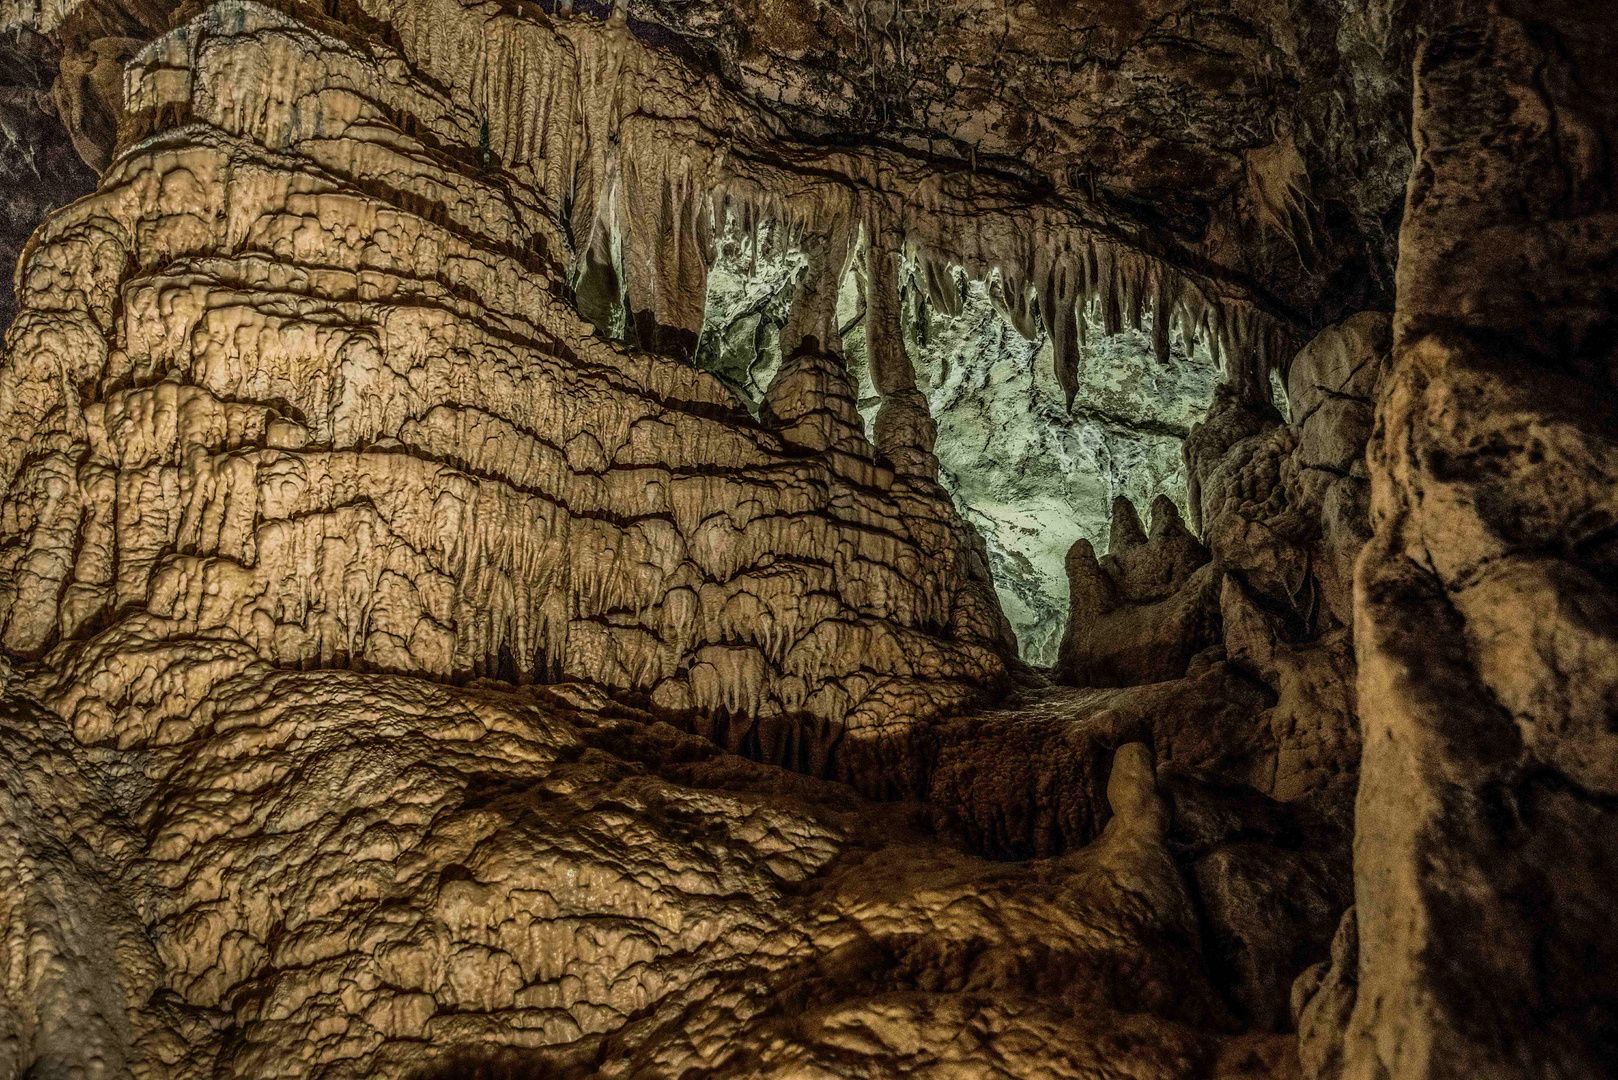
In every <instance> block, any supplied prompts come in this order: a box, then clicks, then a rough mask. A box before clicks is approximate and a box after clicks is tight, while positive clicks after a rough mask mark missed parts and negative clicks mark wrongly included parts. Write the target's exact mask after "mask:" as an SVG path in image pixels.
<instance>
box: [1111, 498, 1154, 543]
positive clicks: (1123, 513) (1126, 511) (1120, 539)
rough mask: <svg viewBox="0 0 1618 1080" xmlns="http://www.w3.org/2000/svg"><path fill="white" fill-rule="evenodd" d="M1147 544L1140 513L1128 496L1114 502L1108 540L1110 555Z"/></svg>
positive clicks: (1115, 499)
mask: <svg viewBox="0 0 1618 1080" xmlns="http://www.w3.org/2000/svg"><path fill="white" fill-rule="evenodd" d="M1144 543H1146V529H1145V528H1144V527H1143V526H1142V525H1141V523H1140V513H1139V512H1138V511H1137V510H1136V509H1135V504H1134V503H1133V502H1130V500H1129V496H1128V495H1119V496H1117V497H1116V498H1114V499H1113V500H1112V530H1111V533H1110V535H1109V536H1108V538H1107V552H1108V554H1117V553H1118V552H1120V551H1123V550H1125V549H1126V548H1132V547H1138V546H1139V545H1141V544H1144Z"/></svg>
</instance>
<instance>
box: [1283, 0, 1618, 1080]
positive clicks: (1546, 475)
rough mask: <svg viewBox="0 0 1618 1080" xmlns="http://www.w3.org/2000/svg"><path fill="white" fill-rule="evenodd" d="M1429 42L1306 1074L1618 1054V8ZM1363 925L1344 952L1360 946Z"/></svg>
mask: <svg viewBox="0 0 1618 1080" xmlns="http://www.w3.org/2000/svg"><path fill="white" fill-rule="evenodd" d="M1459 15H1460V17H1457V18H1455V19H1454V20H1453V21H1452V22H1450V23H1448V24H1446V25H1443V26H1442V27H1441V28H1438V29H1435V32H1434V33H1433V34H1432V35H1431V37H1430V38H1429V39H1428V40H1427V41H1426V42H1425V44H1424V46H1423V49H1422V52H1421V55H1420V58H1419V60H1418V62H1417V64H1416V69H1415V70H1416V109H1415V131H1416V148H1417V163H1416V168H1415V170H1414V172H1413V173H1412V176H1411V180H1410V194H1409V201H1408V209H1407V212H1406V216H1405V223H1404V227H1403V230H1402V231H1401V237H1400V247H1401V257H1400V271H1399V273H1400V278H1399V303H1398V310H1397V316H1396V319H1395V325H1394V330H1395V340H1394V362H1393V368H1392V370H1391V372H1390V374H1389V378H1388V382H1387V386H1386V389H1385V390H1384V392H1383V394H1382V396H1381V399H1380V402H1379V404H1378V412H1377V421H1376V433H1375V438H1374V441H1373V444H1372V448H1371V452H1370V457H1369V460H1370V466H1371V475H1372V480H1373V501H1372V522H1373V524H1374V527H1375V536H1374V538H1373V539H1372V540H1371V542H1370V544H1369V545H1368V547H1367V548H1366V551H1365V554H1364V556H1363V557H1362V558H1361V561H1360V564H1359V567H1358V574H1357V577H1356V583H1355V617H1356V631H1355V632H1356V652H1357V654H1358V658H1359V700H1360V705H1361V710H1362V713H1363V716H1364V732H1365V752H1364V759H1363V761H1362V765H1361V770H1362V771H1361V775H1362V782H1361V786H1360V791H1359V799H1358V804H1357V808H1356V830H1357V831H1356V843H1355V896H1356V900H1357V905H1356V909H1355V912H1354V913H1353V915H1352V916H1351V917H1350V919H1348V920H1345V924H1344V927H1343V929H1342V931H1341V935H1340V936H1341V938H1342V941H1341V944H1340V946H1339V948H1338V949H1337V950H1336V952H1337V956H1336V959H1335V961H1334V963H1333V965H1332V966H1331V968H1330V970H1329V971H1328V972H1324V973H1322V975H1321V984H1322V989H1321V991H1320V992H1319V993H1318V994H1317V995H1316V996H1315V997H1314V998H1313V1002H1312V1004H1311V1005H1310V1010H1311V1014H1310V1015H1308V1016H1307V1017H1306V1022H1305V1027H1304V1032H1305V1039H1304V1050H1305V1061H1306V1063H1308V1065H1309V1066H1310V1071H1311V1072H1312V1073H1313V1074H1314V1075H1318V1076H1345V1077H1372V1076H1388V1075H1393V1076H1401V1077H1438V1076H1455V1077H1460V1076H1497V1077H1517V1076H1548V1075H1562V1076H1601V1075H1607V1074H1608V1073H1610V1070H1611V1068H1612V1062H1613V1060H1614V1054H1613V1052H1614V1049H1615V1044H1614V1043H1613V1041H1612V1032H1613V1030H1614V1028H1613V1017H1614V1015H1615V1012H1614V1010H1615V1002H1618V998H1615V996H1614V987H1613V983H1612V975H1611V973H1612V971H1613V965H1612V963H1611V960H1610V954H1611V950H1612V947H1613V941H1612V935H1611V933H1610V930H1609V927H1608V920H1607V918H1606V917H1605V915H1604V914H1602V913H1604V912H1607V911H1610V909H1611V904H1612V882H1613V880H1614V874H1613V868H1614V857H1613V851H1612V846H1611V838H1612V836H1613V829H1612V813H1613V803H1612V796H1613V794H1614V788H1613V782H1612V775H1611V769H1612V764H1613V761H1614V760H1615V759H1614V756H1613V744H1612V731H1611V722H1610V718H1611V715H1612V712H1611V700H1612V698H1611V695H1612V687H1613V685H1614V682H1613V680H1614V666H1613V662H1612V645H1611V642H1612V640H1613V639H1612V635H1613V628H1614V626H1615V625H1618V621H1615V619H1614V609H1613V607H1612V580H1613V579H1612V565H1611V562H1610V549H1611V542H1610V530H1611V523H1612V521H1613V510H1612V507H1611V499H1612V494H1613V491H1614V487H1613V484H1612V479H1611V478H1612V475H1613V474H1612V464H1611V463H1612V460H1613V459H1612V454H1613V442H1612V434H1613V431H1614V428H1613V424H1612V408H1613V383H1612V358H1613V354H1612V344H1613V336H1612V330H1613V322H1612V320H1613V312H1614V310H1615V308H1614V304H1613V300H1614V292H1613V278H1612V274H1611V270H1610V267H1611V265H1612V263H1611V260H1612V257H1613V252H1614V245H1615V243H1618V230H1615V228H1614V220H1613V216H1612V214H1613V198H1614V194H1613V193H1614V186H1613V176H1612V164H1611V162H1612V157H1611V148H1612V147H1613V145H1614V142H1613V139H1614V134H1615V132H1618V128H1615V123H1618V97H1615V96H1614V89H1613V86H1612V82H1611V80H1610V79H1607V78H1605V77H1604V76H1603V75H1601V74H1600V64H1601V61H1600V60H1599V59H1598V58H1599V57H1603V56H1608V55H1610V54H1611V49H1612V47H1613V43H1614V40H1615V38H1614V27H1613V25H1612V22H1611V19H1610V18H1609V17H1606V16H1604V15H1603V13H1601V12H1599V11H1598V10H1596V9H1595V8H1593V7H1590V6H1588V5H1580V4H1551V5H1538V6H1535V7H1534V8H1533V9H1531V10H1530V9H1528V8H1526V7H1521V6H1518V5H1512V4H1502V5H1497V6H1496V8H1495V10H1492V11H1490V12H1489V13H1479V12H1472V11H1462V12H1460V13H1459ZM1356 945H1357V952H1356Z"/></svg>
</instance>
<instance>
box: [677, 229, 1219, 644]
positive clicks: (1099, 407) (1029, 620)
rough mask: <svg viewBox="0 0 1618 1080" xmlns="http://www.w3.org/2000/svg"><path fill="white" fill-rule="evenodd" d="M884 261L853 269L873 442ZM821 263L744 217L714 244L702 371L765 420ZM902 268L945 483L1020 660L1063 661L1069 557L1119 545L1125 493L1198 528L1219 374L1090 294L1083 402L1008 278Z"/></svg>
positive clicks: (843, 314) (1177, 338) (844, 326)
mask: <svg viewBox="0 0 1618 1080" xmlns="http://www.w3.org/2000/svg"><path fill="white" fill-rule="evenodd" d="M870 261H871V249H870V246H869V244H867V243H865V242H864V239H863V237H862V238H861V240H860V241H859V242H857V243H856V245H855V248H854V251H853V252H852V254H851V256H850V259H849V265H848V267H847V268H846V270H845V272H844V273H843V275H842V277H841V281H840V288H839V292H838V300H837V325H838V327H839V331H840V334H839V336H840V344H841V352H842V355H843V358H844V361H845V363H846V364H847V367H848V371H849V375H850V377H851V381H852V382H853V383H854V386H855V388H856V392H857V395H858V407H859V411H860V414H861V416H862V417H863V418H864V421H865V427H866V434H867V436H868V437H870V438H871V439H872V440H873V441H875V419H876V414H877V411H878V409H879V408H880V406H881V404H882V398H881V395H880V394H879V392H878V391H877V389H876V386H875V385H874V382H873V380H872V377H871V365H870V350H869V347H868V340H867V337H868V335H867V325H868V324H867V321H866V295H867V288H866V277H867V275H869V274H870V273H872V269H871V265H870ZM806 264H807V260H806V258H805V255H804V253H803V252H802V251H800V250H798V249H797V248H796V247H794V246H793V244H792V242H791V240H790V237H789V236H788V235H787V232H786V230H784V229H783V228H781V227H780V226H779V224H777V223H775V222H773V221H771V220H769V219H765V220H762V221H761V222H759V224H758V225H757V227H756V228H753V229H749V230H743V229H741V228H739V227H738V225H737V223H736V221H735V220H734V219H730V220H728V221H727V222H726V227H725V229H724V230H723V231H722V232H721V233H720V234H719V235H718V236H717V237H716V240H715V244H714V259H713V262H712V263H711V265H710V267H709V272H708V291H707V306H706V311H705V316H704V321H703V330H702V334H701V336H700V338H699V339H698V344H697V348H696V353H695V356H694V361H695V363H696V364H697V365H698V366H699V367H702V368H703V369H705V370H707V371H709V372H711V373H713V374H714V375H716V376H718V377H719V378H720V379H721V380H722V381H724V382H725V383H726V385H727V386H729V387H730V388H731V389H732V390H733V391H734V392H735V393H736V394H737V396H738V397H739V398H740V399H741V401H742V402H743V403H744V404H745V405H746V406H747V407H748V409H749V410H750V411H752V412H754V413H755V414H756V413H757V411H758V407H759V403H760V401H761V400H762V398H763V395H764V392H765V390H766V389H767V388H768V386H769V383H770V380H771V379H772V378H773V377H774V375H775V373H776V372H777V371H778V370H779V369H780V365H781V361H782V355H781V345H780V331H781V327H782V326H783V325H784V324H785V322H786V320H787V314H788V310H789V308H790V305H791V302H792V296H793V290H794V286H795V285H796V283H797V281H798V279H799V277H800V276H801V274H802V273H803V271H804V268H805V266H806ZM891 272H893V273H896V274H897V277H898V285H899V297H900V304H901V311H900V326H901V329H902V334H903V347H904V350H905V353H906V354H907V355H908V357H909V359H910V361H911V363H912V365H913V366H914V368H915V373H916V384H917V389H918V390H920V391H921V393H922V394H923V396H924V397H925V398H926V400H927V404H928V408H929V410H930V412H931V414H932V417H933V419H934V420H935V421H936V422H937V424H938V438H937V444H936V446H935V452H936V454H937V457H938V461H939V473H938V479H939V482H940V483H941V484H942V485H943V486H944V488H945V489H946V490H947V491H948V492H949V494H950V496H951V497H952V498H953V500H954V502H955V506H956V509H957V510H958V511H959V512H960V513H961V515H962V516H963V517H964V518H965V520H966V521H967V522H969V523H970V524H971V525H972V527H973V528H974V529H975V530H976V531H977V533H978V534H979V536H980V537H981V538H982V540H983V544H984V548H985V552H986V554H987V558H988V562H989V566H990V569H991V571H992V573H993V576H994V584H995V590H996V593H997V595H998V597H999V601H1000V606H1001V608H1002V610H1003V611H1004V613H1005V615H1006V617H1007V619H1008V620H1009V621H1010V624H1011V627H1012V630H1013V632H1014V633H1015V635H1016V638H1017V642H1018V650H1019V653H1020V655H1021V657H1022V659H1023V660H1024V661H1025V662H1027V663H1029V664H1031V665H1034V666H1039V667H1048V666H1051V665H1052V664H1054V663H1055V662H1056V659H1057V652H1058V648H1059V646H1060V644H1061V640H1062V634H1063V630H1064V628H1065V626H1066V623H1067V617H1068V606H1069V595H1068V594H1069V587H1068V581H1067V574H1066V570H1065V559H1066V556H1067V552H1068V549H1069V548H1071V547H1072V546H1073V544H1074V543H1075V542H1076V541H1078V540H1081V539H1083V540H1088V541H1090V542H1091V544H1092V545H1093V546H1094V548H1095V550H1096V551H1097V552H1100V553H1103V554H1105V553H1106V551H1107V544H1108V537H1109V530H1110V527H1111V519H1112V508H1113V504H1114V501H1115V500H1116V499H1117V498H1119V497H1124V498H1127V499H1129V500H1130V502H1131V503H1133V504H1134V505H1135V506H1136V507H1137V508H1138V509H1139V511H1140V512H1141V513H1142V514H1144V513H1145V512H1146V510H1147V508H1148V507H1149V506H1150V505H1151V504H1152V503H1153V501H1154V500H1155V499H1156V497H1157V496H1158V495H1167V496H1168V497H1169V498H1170V499H1171V500H1173V502H1174V503H1175V505H1176V506H1177V507H1178V508H1179V509H1180V511H1181V515H1182V517H1183V518H1184V519H1185V520H1191V514H1190V511H1189V506H1188V486H1187V477H1186V469H1185V462H1184V456H1183V451H1182V443H1183V441H1184V439H1185V437H1186V435H1187V434H1188V433H1189V432H1190V429H1191V427H1192V425H1194V424H1196V423H1198V422H1199V421H1200V420H1201V419H1202V418H1203V416H1204V415H1205V414H1206V413H1207V411H1208V408H1209V405H1210V403H1211V402H1212V399H1213V391H1214V387H1215V385H1216V384H1217V383H1218V382H1219V380H1220V378H1221V376H1222V370H1221V365H1220V363H1219V361H1218V359H1216V358H1215V357H1214V356H1213V355H1212V354H1211V352H1210V350H1209V348H1208V347H1207V345H1206V343H1203V342H1199V341H1198V340H1196V339H1195V338H1193V337H1190V336H1188V335H1186V334H1184V333H1182V332H1180V330H1179V328H1178V327H1175V328H1174V330H1173V331H1172V332H1171V334H1170V349H1169V356H1168V359H1167V362H1163V361H1160V360H1159V358H1158V355H1157V350H1156V347H1155V346H1154V343H1153V336H1154V327H1153V325H1152V319H1153V317H1154V313H1153V312H1151V311H1147V312H1144V313H1143V315H1142V322H1141V325H1140V326H1139V327H1138V328H1134V327H1130V326H1125V327H1123V328H1121V329H1120V328H1116V327H1115V328H1114V333H1112V334H1108V333H1106V332H1105V329H1106V328H1105V325H1104V323H1105V319H1104V317H1103V315H1102V313H1101V312H1099V311H1098V310H1095V308H1094V306H1093V305H1091V304H1089V303H1087V302H1086V301H1084V300H1080V301H1079V308H1080V314H1079V317H1080V318H1082V319H1083V320H1084V322H1085V326H1084V328H1083V331H1082V332H1081V334H1080V344H1079V350H1080V363H1079V385H1078V389H1077V392H1076V394H1075V397H1074V401H1073V405H1072V407H1071V408H1069V407H1067V406H1066V405H1065V403H1064V391H1063V388H1062V386H1061V385H1060V383H1059V381H1058V379H1057V376H1056V371H1055V364H1054V359H1053V351H1054V350H1053V343H1052V339H1051V335H1050V333H1049V332H1048V331H1046V330H1045V329H1044V327H1043V324H1042V323H1041V321H1040V319H1039V318H1038V316H1037V314H1036V315H1035V316H1034V317H1033V318H1032V319H1023V320H1021V321H1022V322H1023V328H1022V329H1019V328H1018V325H1017V323H1018V321H1019V320H1018V319H1017V318H1016V315H1015V313H1014V311H1013V310H1012V308H1013V307H1018V306H1020V307H1022V308H1023V309H1025V310H1026V309H1029V308H1033V309H1034V310H1035V311H1036V312H1037V301H1035V300H1032V299H1031V298H1027V297H1024V298H1022V299H1021V303H1020V305H1019V304H1018V303H1017V302H1016V300H1017V298H1013V299H1012V302H1010V303H1008V301H1007V290H1008V288H1012V287H1011V286H1008V285H1007V283H1006V282H1005V281H1004V280H1003V279H1002V278H1001V275H1000V274H999V272H998V271H990V272H989V273H988V274H987V275H982V276H976V277H974V276H973V275H971V274H969V273H968V272H967V271H966V269H965V268H963V267H961V266H959V265H953V264H937V265H931V266H930V265H929V264H928V261H927V260H925V259H924V258H921V257H919V256H918V255H917V254H916V253H915V252H913V251H912V252H906V253H903V254H901V256H900V257H899V258H898V259H897V260H896V265H895V266H894V267H893V269H892V271H891ZM1030 333H1031V336H1029V334H1030Z"/></svg>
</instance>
